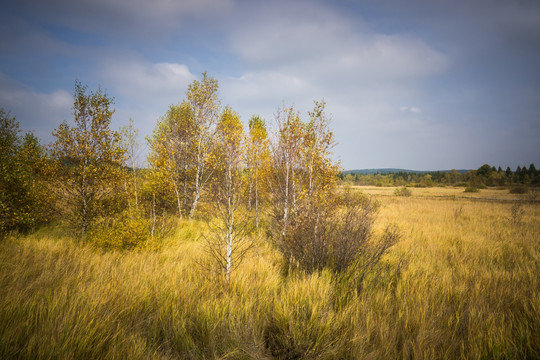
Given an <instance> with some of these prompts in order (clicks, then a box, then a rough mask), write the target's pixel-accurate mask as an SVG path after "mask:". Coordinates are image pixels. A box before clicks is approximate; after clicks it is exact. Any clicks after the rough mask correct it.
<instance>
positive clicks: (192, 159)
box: [148, 101, 198, 217]
mask: <svg viewBox="0 0 540 360" xmlns="http://www.w3.org/2000/svg"><path fill="white" fill-rule="evenodd" d="M196 133H197V126H196V123H195V120H194V117H193V112H192V111H191V106H190V105H189V104H188V103H187V102H185V101H184V102H182V103H181V104H179V105H171V106H170V107H169V110H168V111H167V114H166V115H165V116H164V117H163V119H161V121H160V122H159V123H158V124H157V126H156V129H155V130H154V134H153V136H152V138H151V139H149V143H150V149H151V153H150V156H149V158H148V160H149V162H150V165H151V166H152V170H153V177H154V178H155V179H161V180H160V181H159V182H161V183H162V184H163V185H164V186H165V187H166V189H170V190H172V191H173V192H174V195H175V198H176V207H177V209H178V216H180V217H182V216H183V215H184V214H188V213H189V212H190V209H191V206H192V199H193V192H194V184H195V175H196V163H197V153H198V147H197V142H196V139H197V136H196Z"/></svg>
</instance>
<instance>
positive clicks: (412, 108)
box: [399, 106, 422, 114]
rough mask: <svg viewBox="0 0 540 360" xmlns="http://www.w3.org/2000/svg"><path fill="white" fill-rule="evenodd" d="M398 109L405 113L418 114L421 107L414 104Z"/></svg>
mask: <svg viewBox="0 0 540 360" xmlns="http://www.w3.org/2000/svg"><path fill="white" fill-rule="evenodd" d="M399 110H401V111H403V112H405V113H413V114H420V113H421V112H422V109H420V108H418V107H415V106H401V107H400V108H399Z"/></svg>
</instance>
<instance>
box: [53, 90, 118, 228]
mask: <svg viewBox="0 0 540 360" xmlns="http://www.w3.org/2000/svg"><path fill="white" fill-rule="evenodd" d="M73 97H74V102H73V115H74V122H75V126H73V127H70V126H69V125H68V124H67V123H65V122H64V123H62V124H61V125H60V126H59V127H58V129H56V130H55V131H54V132H53V136H54V137H55V138H56V140H55V142H54V143H53V144H52V149H51V150H52V157H53V159H54V160H55V165H56V174H55V175H56V176H55V180H56V183H55V186H54V187H55V189H56V190H57V195H58V196H59V198H60V199H61V201H63V202H62V205H61V206H62V209H63V210H67V211H69V212H70V219H71V220H72V223H73V224H74V225H75V227H76V228H77V230H78V232H79V235H80V237H81V238H84V236H85V235H86V233H87V231H88V229H89V227H90V226H91V224H92V222H93V220H94V219H95V218H96V217H97V216H98V215H99V214H100V212H101V210H103V205H104V203H103V201H104V200H105V199H106V198H107V197H108V196H109V195H111V194H112V193H113V192H114V190H116V188H117V186H118V185H119V184H120V183H121V178H122V172H121V166H122V161H123V157H124V150H123V149H122V147H121V136H120V134H119V133H118V132H116V131H112V130H111V129H110V123H111V117H112V114H113V113H114V110H113V109H112V104H113V100H112V98H110V97H109V96H108V95H107V94H105V93H103V92H102V91H101V90H100V89H98V90H97V91H92V92H91V93H87V87H86V86H85V85H83V84H81V83H80V82H78V81H77V82H76V83H75V93H74V96H73Z"/></svg>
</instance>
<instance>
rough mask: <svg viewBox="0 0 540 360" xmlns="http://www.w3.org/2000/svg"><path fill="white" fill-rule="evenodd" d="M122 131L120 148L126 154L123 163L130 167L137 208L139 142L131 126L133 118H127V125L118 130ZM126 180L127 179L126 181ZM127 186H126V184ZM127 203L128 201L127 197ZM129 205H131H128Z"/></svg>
mask: <svg viewBox="0 0 540 360" xmlns="http://www.w3.org/2000/svg"><path fill="white" fill-rule="evenodd" d="M120 131H121V133H122V148H123V149H124V152H125V154H126V157H125V159H124V162H125V163H124V165H125V166H126V168H128V169H131V171H130V172H131V178H132V185H133V197H134V200H135V208H136V209H138V208H139V191H138V184H137V161H138V157H139V150H140V149H139V143H138V142H137V136H138V134H139V131H138V130H137V129H136V128H135V127H134V126H133V119H132V118H129V124H128V126H124V127H122V129H121V130H120ZM126 182H127V181H126ZM126 188H127V186H126ZM128 203H129V204H131V202H129V199H128ZM130 206H131V205H130Z"/></svg>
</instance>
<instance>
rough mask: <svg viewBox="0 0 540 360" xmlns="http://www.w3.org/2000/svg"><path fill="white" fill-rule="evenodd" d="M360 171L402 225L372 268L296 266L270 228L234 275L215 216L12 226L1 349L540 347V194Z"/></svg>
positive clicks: (495, 351) (424, 351)
mask: <svg viewBox="0 0 540 360" xmlns="http://www.w3.org/2000/svg"><path fill="white" fill-rule="evenodd" d="M395 189H396V188H377V187H354V188H353V190H354V191H361V192H363V193H364V194H367V195H369V196H373V197H374V198H375V199H376V200H377V201H378V202H379V204H380V209H379V212H378V215H377V220H376V228H377V231H382V230H383V229H384V228H385V226H386V225H387V224H390V223H393V224H396V226H397V228H398V229H399V232H400V234H401V238H400V241H399V242H398V243H397V244H396V245H394V246H393V247H391V248H390V249H389V251H388V253H387V254H386V255H385V256H384V257H383V259H382V261H381V262H380V263H379V264H378V265H377V266H376V267H373V268H372V269H370V271H369V273H368V274H367V276H366V277H365V279H364V280H363V281H362V282H361V283H359V282H358V281H355V279H351V278H340V277H336V276H334V275H332V274H331V273H329V272H327V271H326V270H325V271H322V272H315V273H312V274H306V273H303V272H301V271H289V272H286V271H284V266H283V261H282V259H281V255H280V253H279V252H278V251H276V249H275V248H274V247H273V246H272V245H271V244H269V243H268V241H267V240H266V236H265V235H264V232H261V234H259V235H253V236H254V237H255V238H254V241H255V247H254V248H253V249H252V250H251V252H250V253H249V254H248V256H247V257H246V258H245V260H244V262H243V263H242V264H241V266H240V267H239V268H238V269H236V270H235V272H233V274H232V278H231V284H230V286H226V285H225V284H224V283H223V281H221V280H220V279H219V278H216V277H215V276H213V273H211V272H209V271H208V270H207V269H206V268H205V267H203V266H201V265H200V264H201V259H204V257H205V252H204V249H203V246H202V241H201V235H202V234H204V232H205V231H206V226H205V223H204V222H203V221H198V220H178V221H177V223H175V228H174V231H172V232H171V233H170V234H169V235H168V236H167V237H166V238H165V239H163V240H161V241H159V242H155V243H149V245H148V246H147V247H146V248H143V249H139V250H136V251H104V250H101V249H97V248H95V247H93V246H91V245H89V244H81V243H79V242H77V241H75V240H73V239H72V238H70V237H68V236H67V235H66V233H65V230H64V229H63V227H62V226H61V225H49V226H46V227H43V228H41V229H39V230H38V231H36V232H34V233H33V234H30V235H27V236H22V235H18V236H12V237H11V238H8V239H6V240H4V241H2V242H0V358H1V359H14V358H17V359H50V358H54V359H105V358H106V359H272V358H278V359H399V358H415V359H423V358H426V359H480V358H490V359H526V358H531V359H532V358H540V277H539V276H538V274H539V273H540V204H539V203H538V202H535V203H531V202H530V201H528V200H527V198H526V197H525V196H524V195H516V194H509V192H508V189H506V190H504V189H502V190H501V189H495V188H490V189H486V190H481V191H480V192H479V193H474V194H467V193H463V188H449V187H448V188H418V189H417V188H413V189H411V193H412V194H411V196H408V197H404V196H395V195H394V191H395Z"/></svg>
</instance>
